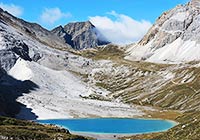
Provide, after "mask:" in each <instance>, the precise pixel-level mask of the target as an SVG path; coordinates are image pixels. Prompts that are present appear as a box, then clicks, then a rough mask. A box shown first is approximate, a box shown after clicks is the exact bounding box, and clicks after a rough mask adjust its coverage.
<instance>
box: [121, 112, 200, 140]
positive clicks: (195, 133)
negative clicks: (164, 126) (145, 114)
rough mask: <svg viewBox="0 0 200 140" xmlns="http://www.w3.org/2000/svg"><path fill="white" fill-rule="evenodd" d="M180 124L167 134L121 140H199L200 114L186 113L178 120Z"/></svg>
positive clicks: (136, 136)
mask: <svg viewBox="0 0 200 140" xmlns="http://www.w3.org/2000/svg"><path fill="white" fill-rule="evenodd" d="M176 121H178V122H179V124H178V125H177V126H175V127H173V128H171V129H170V130H168V131H167V132H163V133H151V134H144V135H135V136H131V137H123V138H121V139H131V140H135V139H141V140H142V139H148V140H199V138H200V112H191V113H185V114H184V115H182V116H179V117H177V118H176Z"/></svg>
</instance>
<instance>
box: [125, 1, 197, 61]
mask: <svg viewBox="0 0 200 140" xmlns="http://www.w3.org/2000/svg"><path fill="white" fill-rule="evenodd" d="M199 23H200V1H199V0H192V1H191V2H189V3H188V4H186V5H179V6H176V7H175V8H174V9H172V10H170V11H167V12H165V13H163V14H162V15H161V16H160V17H159V18H158V19H157V21H156V23H155V24H154V25H153V26H152V28H151V29H150V30H149V31H148V33H147V34H146V35H145V36H144V38H143V39H142V40H141V41H140V42H139V43H138V44H136V45H133V46H132V47H131V49H129V56H127V57H126V58H127V59H131V60H146V61H151V62H161V63H170V62H172V63H179V62H188V61H194V60H200V57H199V51H200V34H199V32H200V24H199Z"/></svg>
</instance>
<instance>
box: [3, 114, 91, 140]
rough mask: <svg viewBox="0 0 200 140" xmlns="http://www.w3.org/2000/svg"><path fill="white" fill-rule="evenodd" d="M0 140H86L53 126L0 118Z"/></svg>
mask: <svg viewBox="0 0 200 140" xmlns="http://www.w3.org/2000/svg"><path fill="white" fill-rule="evenodd" d="M0 139H1V140H4V139H5V140H87V139H90V138H85V137H82V136H77V135H72V134H70V133H69V131H68V130H66V129H62V128H59V127H56V126H53V125H41V124H38V123H35V122H31V121H23V120H17V119H12V118H7V117H0Z"/></svg>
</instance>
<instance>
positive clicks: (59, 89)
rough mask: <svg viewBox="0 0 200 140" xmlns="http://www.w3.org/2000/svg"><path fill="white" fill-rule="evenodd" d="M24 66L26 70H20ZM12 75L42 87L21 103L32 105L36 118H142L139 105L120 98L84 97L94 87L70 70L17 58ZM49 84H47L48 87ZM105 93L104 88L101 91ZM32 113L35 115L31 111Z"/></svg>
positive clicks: (22, 116) (22, 113) (24, 113)
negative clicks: (115, 99)
mask: <svg viewBox="0 0 200 140" xmlns="http://www.w3.org/2000/svg"><path fill="white" fill-rule="evenodd" d="M21 68H23V70H24V71H20V70H21ZM9 74H10V75H11V76H13V77H14V78H16V79H18V80H31V81H32V82H34V83H36V84H37V85H38V86H39V88H38V89H35V90H32V91H31V92H30V93H28V94H27V93H24V94H23V96H21V97H19V98H18V99H17V101H18V102H20V103H22V104H24V105H26V108H30V109H31V110H32V113H34V114H35V115H36V118H37V119H58V118H86V117H130V118H132V117H142V116H143V115H145V113H144V111H143V110H153V109H152V108H150V107H144V108H143V109H141V107H140V106H137V105H127V104H123V103H120V102H117V101H100V100H92V99H84V98H82V97H81V96H89V95H90V94H91V92H93V90H95V89H94V88H97V87H94V88H92V87H88V85H86V84H85V83H83V82H81V80H80V79H79V77H76V76H74V75H73V74H71V73H70V72H67V71H64V70H62V71H58V70H53V69H50V68H47V67H44V66H41V65H40V64H37V63H34V62H27V61H24V60H22V59H21V60H18V61H17V63H16V65H15V66H14V67H13V68H12V69H11V70H10V72H9ZM47 85H48V86H47ZM102 92H103V91H102ZM29 114H30V113H28V112H27V110H26V109H25V107H24V108H22V110H21V111H20V113H19V114H18V115H17V118H20V119H31V118H32V116H29ZM31 115H32V114H31Z"/></svg>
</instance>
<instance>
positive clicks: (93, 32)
mask: <svg viewBox="0 0 200 140" xmlns="http://www.w3.org/2000/svg"><path fill="white" fill-rule="evenodd" d="M51 32H52V33H54V34H55V35H57V36H59V37H60V38H61V39H62V40H63V41H64V42H65V43H68V44H70V45H71V46H72V48H74V49H77V50H81V49H85V48H93V47H96V46H99V45H105V44H108V43H109V42H108V41H107V40H106V39H104V38H103V35H101V33H100V32H99V31H98V30H97V29H96V28H95V26H94V25H93V24H92V23H91V22H90V21H86V22H74V23H68V24H67V25H65V26H64V27H62V26H59V27H57V28H55V29H53V30H52V31H51Z"/></svg>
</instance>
